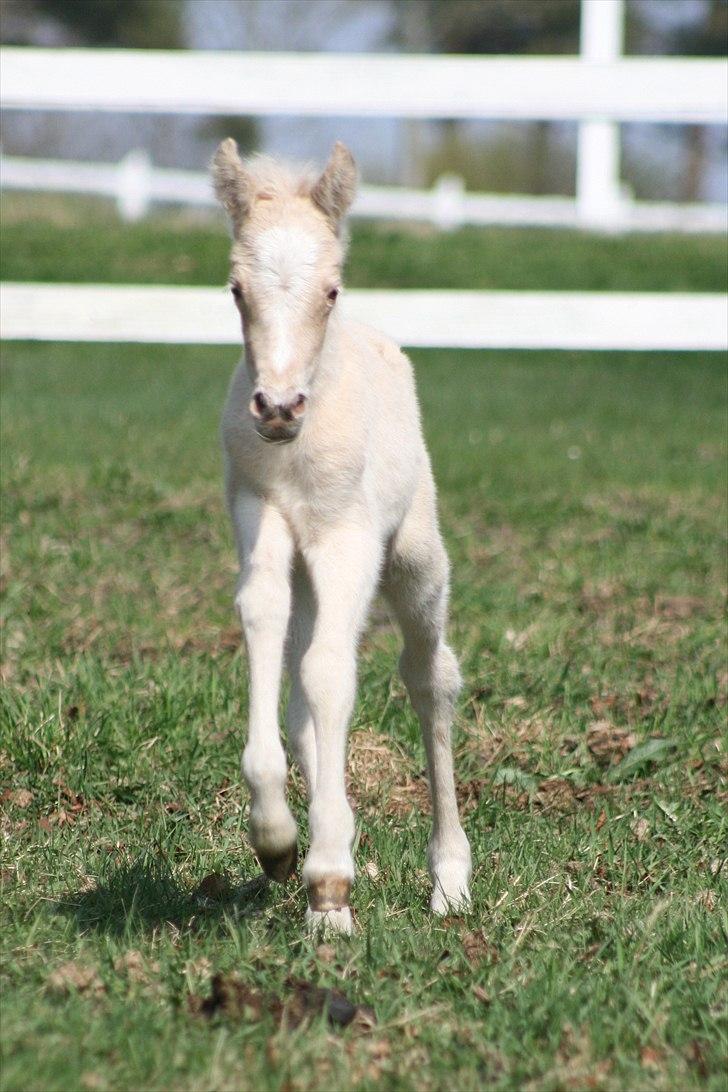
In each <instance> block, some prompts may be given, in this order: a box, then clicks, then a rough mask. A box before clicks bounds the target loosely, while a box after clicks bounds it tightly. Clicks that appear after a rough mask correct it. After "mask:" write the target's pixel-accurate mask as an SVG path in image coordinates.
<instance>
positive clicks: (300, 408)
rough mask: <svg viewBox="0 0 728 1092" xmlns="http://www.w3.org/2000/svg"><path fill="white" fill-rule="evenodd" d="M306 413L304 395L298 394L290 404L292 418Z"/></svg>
mask: <svg viewBox="0 0 728 1092" xmlns="http://www.w3.org/2000/svg"><path fill="white" fill-rule="evenodd" d="M305 411H306V395H305V394H299V395H298V397H297V398H294V400H293V402H292V403H291V413H292V414H293V416H294V417H301V416H302V415H303V414H304V413H305Z"/></svg>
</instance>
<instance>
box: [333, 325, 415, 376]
mask: <svg viewBox="0 0 728 1092" xmlns="http://www.w3.org/2000/svg"><path fill="white" fill-rule="evenodd" d="M347 332H348V334H349V335H350V337H351V338H352V340H353V342H354V343H355V344H357V345H358V346H359V349H360V351H361V352H362V353H363V354H365V355H369V354H373V355H375V356H376V357H377V358H378V359H379V360H380V361H383V362H384V364H385V365H386V366H388V367H389V368H391V369H392V370H393V371H399V372H406V373H409V372H411V371H412V365H411V363H410V360H409V357H408V356H406V354H405V353H403V352H402V350H401V349H400V347H399V345H398V344H397V343H396V341H392V339H391V338H390V337H387V335H386V334H383V333H382V332H381V330H377V329H375V327H373V326H367V325H366V324H365V323H363V322H349V323H347Z"/></svg>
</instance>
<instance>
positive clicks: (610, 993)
mask: <svg viewBox="0 0 728 1092" xmlns="http://www.w3.org/2000/svg"><path fill="white" fill-rule="evenodd" d="M4 241H5V246H4V255H5V261H4V277H5V278H7V279H13V278H15V279H21V278H23V279H34V278H35V279H57V280H109V281H111V280H121V281H123V280H129V281H144V280H149V281H166V282H174V281H177V282H183V283H216V282H218V283H222V282H223V280H224V277H225V275H226V265H225V253H226V241H225V238H224V236H223V235H222V233H221V232H216V231H214V230H212V229H211V228H208V227H205V226H198V227H197V228H195V229H194V230H191V229H189V228H188V227H186V226H185V225H184V224H183V223H182V222H181V220H180V219H179V218H175V217H166V218H160V219H158V220H156V221H152V222H151V223H149V224H145V225H142V226H140V227H135V228H133V229H127V228H122V227H121V226H116V227H115V226H113V225H109V224H108V223H106V222H105V221H104V220H103V217H102V215H101V214H100V213H98V212H95V213H90V214H89V216H88V217H87V223H85V224H84V225H83V226H81V225H79V223H78V221H77V218H76V217H74V216H72V215H71V216H69V217H67V218H65V217H61V216H57V217H55V218H53V219H48V220H47V221H43V222H35V223H34V222H32V220H31V219H30V218H29V217H28V215H26V214H24V213H23V208H22V205H20V204H16V205H14V206H11V208H10V210H9V215H8V218H7V226H6V229H5V240H4ZM724 267H725V259H724V253H723V246H722V243H721V242H720V241H719V240H703V239H670V238H665V239H627V240H624V239H612V240H594V239H589V238H586V237H582V236H578V235H572V234H565V233H562V234H559V233H548V232H540V233H539V232H528V233H517V232H512V233H509V232H502V231H493V232H487V231H483V232H459V233H455V234H453V235H451V236H438V235H434V234H430V233H423V234H421V235H419V236H417V235H397V234H395V233H394V232H389V231H386V230H384V229H375V228H366V229H361V230H359V231H358V232H356V233H355V237H354V240H353V251H352V277H351V281H352V283H354V284H357V285H365V284H378V285H379V284H381V285H385V284H402V285H404V284H408V285H419V286H427V285H429V284H432V285H436V286H459V285H463V286H468V287H470V286H478V285H483V286H492V287H499V288H518V287H529V288H543V287H549V288H559V287H564V288H567V287H568V288H580V287H581V288H590V287H592V288H601V287H612V288H623V289H629V288H642V289H648V288H662V289H666V290H670V289H678V288H680V289H686V288H687V289H695V290H720V289H722V288H723V287H724V283H723V282H724V275H725V269H724ZM3 358H4V361H3V370H2V394H3V405H2V413H3V416H2V426H3V427H2V470H3V487H4V513H3V515H4V520H3V541H2V562H3V591H4V608H3V620H4V660H3V673H4V675H3V677H4V688H3V713H2V715H3V723H2V727H1V732H2V744H1V754H0V775H1V777H2V783H3V785H2V789H0V795H1V796H2V802H1V807H2V809H3V814H2V830H3V836H4V863H3V870H2V935H1V938H0V943H2V948H3V963H2V983H3V1004H2V1045H3V1065H2V1087H3V1088H4V1089H6V1090H21V1089H22V1090H26V1089H38V1090H40V1089H43V1090H46V1089H47V1090H59V1092H60V1090H70V1089H88V1090H95V1089H105V1088H110V1089H180V1090H208V1089H216V1090H237V1089H241V1090H242V1089H250V1090H253V1089H254V1090H258V1089H261V1090H268V1089H271V1090H272V1089H302V1090H303V1089H307V1090H319V1089H331V1090H339V1089H350V1088H351V1089H354V1088H355V1089H375V1088H386V1089H396V1090H399V1089H402V1090H405V1089H412V1090H420V1089H443V1090H445V1089H447V1090H451V1089H457V1090H469V1089H482V1088H488V1089H491V1088H493V1089H514V1088H519V1089H520V1088H523V1089H538V1090H542V1089H543V1090H550V1089H553V1090H556V1089H567V1088H573V1089H583V1088H596V1089H626V1088H630V1089H642V1088H644V1089H674V1090H678V1089H693V1088H695V1089H712V1090H715V1092H718V1090H719V1089H721V1090H722V1089H723V1088H724V1087H725V1054H726V1024H725V1016H726V989H725V983H726V971H727V970H728V960H727V959H726V947H725V944H726V939H727V937H728V931H727V921H726V898H725V895H726V876H727V874H728V865H727V864H726V833H727V826H728V824H727V823H726V801H727V800H728V793H727V791H726V774H727V773H728V767H727V764H726V735H725V706H726V698H727V696H728V670H727V669H726V658H725V651H726V649H725V630H724V623H723V605H724V596H725V584H726V573H725V526H726V522H725V521H726V506H725V485H726V481H725V439H726V436H725V367H724V361H723V360H722V359H720V358H718V357H717V356H710V355H701V356H698V355H690V354H686V355H679V354H675V355H673V356H670V355H667V354H655V355H649V354H647V355H643V354H634V355H632V354H611V355H610V354H564V353H530V354H527V353H519V354H516V353H498V354H496V353H485V352H483V353H475V352H471V353H459V354H458V353H450V352H434V351H433V352H419V353H417V354H416V356H415V363H416V368H417V374H418V383H419V389H420V392H421V400H422V406H423V413H424V419H425V425H426V431H427V435H428V441H429V444H430V448H431V451H432V455H433V461H434V465H435V471H436V476H437V479H438V482H439V486H440V491H441V507H442V519H443V525H444V530H445V534H446V538H447V541H448V544H449V549H450V553H451V558H452V562H453V574H454V583H453V618H452V627H451V636H452V643H453V645H454V646H455V647H456V649H457V650H458V653H459V655H460V657H461V660H462V664H463V671H464V675H465V679H466V686H465V690H464V693H463V698H462V702H461V707H460V711H459V717H458V730H457V737H456V751H457V766H458V776H459V785H460V792H461V799H462V808H463V814H464V824H465V827H466V829H467V831H468V834H469V836H470V839H471V843H472V846H473V851H474V858H475V876H474V883H473V909H472V912H471V913H469V914H468V915H467V916H465V917H462V918H452V919H449V920H446V921H445V922H441V921H434V920H433V919H432V918H431V917H430V916H429V915H428V913H427V912H426V904H427V880H426V876H425V874H424V872H423V869H424V852H425V845H426V840H427V834H428V817H427V813H428V804H427V789H426V782H425V778H424V755H423V750H422V746H421V743H420V740H419V736H418V731H417V727H416V722H415V719H414V717H413V714H412V712H411V711H410V710H409V708H408V707H407V705H406V703H405V700H404V693H403V688H402V685H401V683H400V682H399V680H398V678H397V676H396V674H395V673H394V670H393V668H394V664H395V659H396V650H397V638H396V635H395V633H394V631H393V630H392V628H391V627H390V625H389V622H388V620H387V617H386V614H385V613H384V612H383V611H382V610H381V609H380V608H377V609H376V610H375V613H374V618H373V624H372V627H371V629H370V631H369V633H368V635H367V637H366V640H365V641H364V644H363V648H362V656H361V665H360V694H359V701H358V704H357V708H356V712H355V717H354V721H353V730H352V736H351V763H350V765H351V796H352V799H353V800H354V801H355V802H356V807H357V815H358V834H357V850H356V858H357V862H358V867H359V878H358V880H357V883H356V886H355V890H354V900H355V906H356V910H357V932H356V935H355V936H354V937H353V938H352V939H340V940H335V941H329V942H328V943H326V944H323V945H322V944H320V943H319V942H316V941H313V940H309V939H306V938H304V936H303V933H302V919H303V909H304V895H303V892H302V890H301V889H300V887H299V886H298V884H291V885H290V886H289V887H288V888H286V889H281V888H271V889H269V890H268V891H266V890H264V889H261V888H260V886H257V885H256V884H255V883H251V882H250V881H251V880H253V878H254V877H255V875H256V866H255V862H254V859H253V857H252V854H251V852H250V850H249V848H248V846H247V842H246V839H245V817H246V806H247V802H246V793H245V790H244V788H243V786H242V784H241V781H240V776H239V756H240V751H241V746H242V742H241V741H242V738H243V732H244V724H245V705H246V681H245V670H244V658H243V656H242V654H241V652H240V651H239V641H238V636H237V630H236V626H235V622H234V617H233V612H232V606H231V598H232V590H233V583H234V565H233V555H232V546H231V539H230V534H229V531H228V527H227V522H226V517H225V515H224V512H223V507H222V503H221V495H220V485H219V477H220V460H219V455H218V448H217V438H216V429H217V418H218V414H219V409H220V406H221V402H222V399H223V397H224V392H225V387H226V383H227V379H228V376H229V373H230V370H231V367H232V365H233V363H234V359H233V358H234V353H231V352H230V351H229V350H227V349H209V348H208V349H200V348H196V347H184V348H178V347H174V348H170V347H164V348H160V347H158V346H144V347H140V346H116V345H98V346H94V345H85V346H77V345H29V344H9V345H6V346H5V347H4V351H3ZM464 408H465V410H466V413H464ZM291 794H292V801H293V806H294V810H295V812H296V814H297V816H298V817H299V819H300V821H301V826H302V829H303V831H304V836H305V805H304V801H303V799H302V795H301V788H300V781H299V780H298V778H297V777H295V776H293V778H292V784H291ZM211 877H212V878H211ZM215 975H217V976H218V978H217V994H216V1003H214V1004H213V1003H209V1004H208V1005H207V1006H206V1007H205V1006H204V1005H203V1004H201V1000H200V999H201V998H206V997H208V996H209V995H210V994H211V989H212V987H211V979H212V977H213V976H215ZM235 976H238V978H236V977H235ZM302 983H307V984H314V985H317V986H324V987H337V988H338V989H340V990H341V991H343V992H344V993H345V994H346V996H347V997H348V998H349V999H350V1000H351V1001H352V1002H354V1003H355V1004H360V1005H366V1006H370V1007H371V1009H372V1010H373V1012H374V1016H375V1019H376V1022H375V1023H374V1024H373V1025H372V1020H371V1017H370V1018H369V1019H366V1020H365V1019H358V1020H355V1021H354V1022H353V1024H352V1025H351V1026H349V1027H347V1028H345V1029H342V1028H337V1027H333V1026H331V1025H330V1024H329V1023H328V1022H327V1020H326V1016H325V1013H321V1012H317V1011H315V1010H316V1008H317V1006H316V1004H315V1000H316V999H315V997H314V998H313V1000H312V999H311V994H310V991H307V990H306V989H305V988H304V986H303V985H302ZM308 1003H310V1008H311V1010H312V1011H311V1012H309V1013H308V1014H307V1015H306V1013H305V1012H304V1010H306V1011H307V1004H308ZM213 1010H214V1011H213ZM281 1010H282V1011H283V1015H281ZM302 1014H303V1015H304V1019H303V1020H302V1022H299V1018H300V1017H301V1015H302Z"/></svg>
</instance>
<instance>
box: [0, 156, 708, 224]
mask: <svg viewBox="0 0 728 1092" xmlns="http://www.w3.org/2000/svg"><path fill="white" fill-rule="evenodd" d="M0 187H2V189H5V190H28V191H36V192H45V193H77V194H93V195H98V196H101V197H109V198H111V199H113V200H114V201H115V202H116V204H117V207H118V209H119V212H120V214H121V215H122V217H123V218H124V219H125V220H138V219H140V218H141V217H143V216H145V215H146V214H147V213H148V212H149V211H150V208H151V206H152V204H154V203H157V202H161V203H168V204H180V205H189V206H192V207H205V208H206V207H213V206H215V205H216V204H217V202H216V200H215V197H214V195H213V192H212V185H211V182H210V177H209V175H208V174H206V173H205V172H204V171H183V170H174V169H171V168H168V167H155V166H153V165H152V163H151V161H150V160H149V157H148V156H147V155H146V153H144V152H143V151H141V150H140V151H135V152H130V153H129V154H128V155H127V156H125V157H124V158H123V159H122V160H120V161H119V162H118V163H75V162H73V161H71V160H63V159H55V160H53V159H49V160H43V159H30V158H23V157H20V156H17V157H16V156H0ZM352 215H353V216H356V217H359V218H361V219H391V220H397V221H410V222H411V221H421V222H425V223H431V224H434V225H435V226H437V227H439V228H441V229H444V230H447V229H452V228H456V227H459V226H460V225H463V224H475V225H486V224H500V225H503V226H525V225H529V226H536V227H566V228H578V227H581V226H583V224H582V217H581V215H580V210H579V205H578V202H577V201H576V200H575V199H574V198H571V197H540V196H530V195H529V196H526V195H515V194H481V193H467V192H466V191H465V188H464V185H463V182H462V180H461V179H460V178H458V177H456V176H454V175H444V176H443V177H441V178H440V179H439V180H438V181H437V182H436V183H435V185H434V187H433V188H432V189H431V190H413V189H406V188H404V187H399V186H362V187H361V188H360V189H359V192H358V193H357V197H356V201H355V203H354V207H353V209H352ZM611 230H613V231H678V232H722V231H726V230H728V208H727V207H726V206H725V205H718V204H713V205H711V204H679V205H678V204H672V203H669V202H664V201H632V200H630V199H629V198H628V197H627V196H626V195H623V196H622V199H621V201H620V204H619V208H618V210H617V211H616V213H615V215H614V216H613V218H612V221H611Z"/></svg>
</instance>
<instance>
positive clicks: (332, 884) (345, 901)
mask: <svg viewBox="0 0 728 1092" xmlns="http://www.w3.org/2000/svg"><path fill="white" fill-rule="evenodd" d="M350 895H351V881H350V880H347V879H344V878H343V877H342V876H325V877H324V878H323V879H321V880H316V881H315V882H314V883H310V884H309V885H308V905H309V909H311V910H314V911H315V912H316V913H320V914H325V913H329V912H330V911H332V910H343V909H345V908H346V907H348V905H349V897H350Z"/></svg>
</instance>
